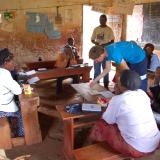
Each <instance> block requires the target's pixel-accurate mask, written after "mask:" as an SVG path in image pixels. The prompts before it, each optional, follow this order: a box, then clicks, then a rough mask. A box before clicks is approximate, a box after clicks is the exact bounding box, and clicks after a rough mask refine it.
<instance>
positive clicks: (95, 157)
mask: <svg viewBox="0 0 160 160" xmlns="http://www.w3.org/2000/svg"><path fill="white" fill-rule="evenodd" d="M73 154H74V158H75V160H125V159H128V160H129V157H125V156H123V155H122V154H120V153H118V152H116V151H115V150H113V149H112V148H111V147H110V146H107V144H105V143H97V144H92V145H89V146H86V147H82V148H78V149H75V150H74V151H73Z"/></svg>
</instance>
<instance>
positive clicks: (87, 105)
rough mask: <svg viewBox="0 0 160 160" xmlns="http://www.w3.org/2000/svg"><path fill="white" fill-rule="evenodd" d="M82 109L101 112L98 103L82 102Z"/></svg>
mask: <svg viewBox="0 0 160 160" xmlns="http://www.w3.org/2000/svg"><path fill="white" fill-rule="evenodd" d="M82 111H92V112H101V111H102V110H101V106H100V105H99V104H90V103H83V104H82Z"/></svg>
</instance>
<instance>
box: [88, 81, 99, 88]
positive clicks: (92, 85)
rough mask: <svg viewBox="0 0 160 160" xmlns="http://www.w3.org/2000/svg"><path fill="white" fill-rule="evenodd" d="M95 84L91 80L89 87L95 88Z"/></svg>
mask: <svg viewBox="0 0 160 160" xmlns="http://www.w3.org/2000/svg"><path fill="white" fill-rule="evenodd" d="M96 83H97V82H95V81H94V80H93V81H91V82H90V83H89V86H90V87H91V88H92V87H94V86H95V84H96Z"/></svg>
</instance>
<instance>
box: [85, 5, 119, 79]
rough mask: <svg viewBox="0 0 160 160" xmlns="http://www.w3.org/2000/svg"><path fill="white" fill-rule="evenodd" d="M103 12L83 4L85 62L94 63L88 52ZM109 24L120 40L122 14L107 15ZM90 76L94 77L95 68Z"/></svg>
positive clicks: (111, 76) (116, 39)
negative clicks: (94, 30)
mask: <svg viewBox="0 0 160 160" xmlns="http://www.w3.org/2000/svg"><path fill="white" fill-rule="evenodd" d="M101 14H103V13H99V12H95V11H93V10H92V7H91V6H87V5H84V6H83V53H82V55H83V59H84V62H85V63H88V64H89V65H93V61H92V60H91V59H89V57H88V53H89V50H90V48H91V47H92V46H93V45H94V44H93V43H91V36H92V32H93V29H94V28H95V27H97V26H98V25H99V24H100V23H99V17H100V15H101ZM107 25H108V26H110V27H111V28H112V29H113V32H114V36H115V41H119V40H120V38H121V31H122V17H121V16H120V15H107ZM114 74H115V71H114V72H111V74H110V75H109V79H110V81H112V79H113V76H114ZM90 77H91V78H93V69H92V70H91V74H90Z"/></svg>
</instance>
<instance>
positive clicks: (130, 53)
mask: <svg viewBox="0 0 160 160" xmlns="http://www.w3.org/2000/svg"><path fill="white" fill-rule="evenodd" d="M105 50H106V51H107V53H108V57H107V60H109V61H114V62H115V63H116V64H121V62H122V60H123V59H124V60H125V61H126V62H128V63H131V64H134V63H139V62H141V61H142V60H144V58H145V57H146V54H145V51H144V50H143V49H142V48H141V47H140V46H138V45H137V44H136V43H135V42H128V41H122V42H117V43H113V44H110V45H108V46H105Z"/></svg>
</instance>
